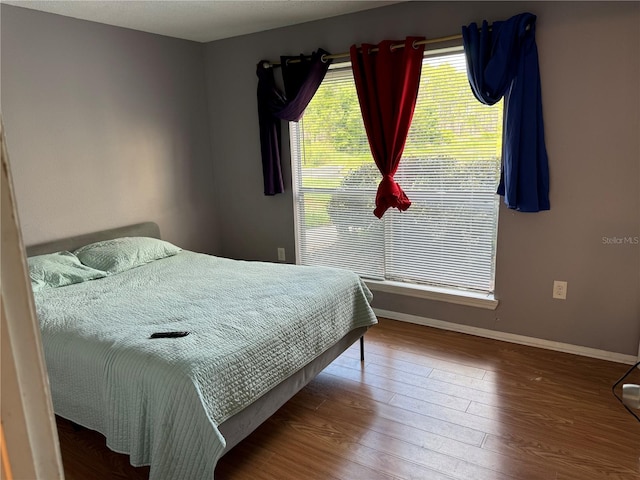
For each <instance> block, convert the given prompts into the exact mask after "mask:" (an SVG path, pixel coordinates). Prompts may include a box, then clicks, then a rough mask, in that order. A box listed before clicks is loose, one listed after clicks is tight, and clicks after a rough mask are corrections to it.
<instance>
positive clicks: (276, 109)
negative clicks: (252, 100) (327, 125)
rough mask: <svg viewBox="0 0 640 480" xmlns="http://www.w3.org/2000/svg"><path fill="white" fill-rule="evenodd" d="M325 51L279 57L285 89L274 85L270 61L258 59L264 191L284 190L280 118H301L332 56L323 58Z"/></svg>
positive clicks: (259, 118)
mask: <svg viewBox="0 0 640 480" xmlns="http://www.w3.org/2000/svg"><path fill="white" fill-rule="evenodd" d="M328 54H329V53H328V52H326V51H324V50H322V49H318V51H317V52H314V53H313V54H312V55H311V56H310V57H309V56H303V55H300V56H298V57H280V61H281V68H282V80H283V83H284V92H282V91H280V89H278V87H277V86H276V82H275V77H274V74H273V68H272V67H271V66H268V65H269V62H267V61H265V60H262V61H260V62H259V63H258V66H257V69H256V74H257V75H258V121H259V124H260V150H261V154H262V173H263V177H264V194H265V195H276V194H278V193H282V192H284V183H283V181H282V164H281V161H280V142H281V139H280V135H281V125H280V121H281V120H287V121H293V122H297V121H298V120H300V118H301V117H302V114H303V113H304V110H305V108H307V105H309V102H310V101H311V99H312V98H313V96H314V95H315V93H316V91H317V90H318V87H319V86H320V84H321V83H322V80H323V79H324V77H325V75H326V73H327V70H328V69H329V64H330V63H331V60H328V59H326V55H328ZM292 60H295V62H292Z"/></svg>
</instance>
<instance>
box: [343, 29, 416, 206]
mask: <svg viewBox="0 0 640 480" xmlns="http://www.w3.org/2000/svg"><path fill="white" fill-rule="evenodd" d="M423 39H424V38H423V37H407V38H406V39H405V42H404V48H391V47H392V45H397V44H399V43H400V44H401V43H402V42H397V41H392V40H385V41H383V42H381V43H380V44H378V45H369V44H366V43H365V44H363V45H362V47H360V48H358V47H356V46H355V45H352V46H351V50H350V55H351V65H352V67H353V76H354V78H355V82H356V90H357V92H358V100H359V102H360V111H361V112H362V119H363V120H364V126H365V129H366V131H367V137H368V139H369V146H370V147H371V153H372V154H373V159H374V160H375V162H376V165H377V166H378V169H379V170H380V173H381V174H382V181H381V182H380V185H378V192H377V193H376V208H375V210H374V211H373V213H374V215H375V216H376V217H378V218H382V215H384V212H386V211H387V209H388V208H389V207H395V208H397V209H398V210H401V211H404V210H406V209H407V208H409V206H410V205H411V202H410V201H409V199H408V198H407V196H406V195H405V193H404V192H403V191H402V188H400V185H398V184H397V183H396V181H395V180H394V179H393V176H394V175H395V173H396V170H397V169H398V165H399V164H400V158H401V157H402V152H403V150H404V145H405V141H406V139H407V133H408V132H409V126H410V125H411V119H412V118H413V110H414V108H415V105H416V98H417V97H418V86H419V84H420V72H421V70H422V57H423V54H424V45H416V42H418V41H420V40H423ZM374 48H377V49H378V51H377V52H373V51H372V49H374Z"/></svg>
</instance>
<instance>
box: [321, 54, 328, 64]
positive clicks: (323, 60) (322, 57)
mask: <svg viewBox="0 0 640 480" xmlns="http://www.w3.org/2000/svg"><path fill="white" fill-rule="evenodd" d="M320 61H321V62H322V63H327V62H328V61H329V59H328V58H327V54H326V53H323V54H322V55H320Z"/></svg>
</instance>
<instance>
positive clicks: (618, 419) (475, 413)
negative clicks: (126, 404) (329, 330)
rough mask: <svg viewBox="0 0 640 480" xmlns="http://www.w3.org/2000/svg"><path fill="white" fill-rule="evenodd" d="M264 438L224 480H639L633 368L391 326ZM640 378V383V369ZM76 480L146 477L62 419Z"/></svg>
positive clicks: (271, 424)
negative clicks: (624, 382) (629, 386)
mask: <svg viewBox="0 0 640 480" xmlns="http://www.w3.org/2000/svg"><path fill="white" fill-rule="evenodd" d="M365 351H366V359H365V363H364V365H362V364H361V363H360V360H359V350H358V345H357V343H356V345H354V346H353V347H351V348H350V349H349V350H348V351H347V352H345V353H344V354H343V355H342V356H341V357H339V358H338V359H337V360H336V361H335V362H334V363H332V364H331V365H330V366H329V367H327V369H325V370H324V372H322V373H321V374H320V375H319V376H318V377H317V378H316V379H315V380H313V381H312V382H311V383H310V384H309V385H307V386H306V387H305V388H304V389H303V390H302V391H300V392H299V393H298V395H296V396H295V397H294V398H293V399H292V400H291V401H289V402H288V403H287V404H286V405H285V406H284V407H283V408H282V409H280V410H279V411H278V412H277V413H276V414H275V415H274V416H273V417H271V418H270V419H269V420H268V421H267V422H265V423H264V424H263V425H262V426H261V427H260V428H259V429H258V430H256V431H255V432H254V433H253V434H252V435H251V436H249V437H248V438H247V439H246V440H244V441H243V442H242V443H241V444H239V445H238V446H237V447H236V448H234V449H233V450H231V452H229V453H228V454H227V455H225V456H224V457H223V458H222V459H221V460H220V462H219V463H218V467H217V469H216V479H217V480H240V479H247V480H249V479H251V480H253V479H265V480H266V479H345V480H346V479H349V480H354V479H355V480H358V479H365V480H369V479H372V480H373V479H425V480H440V479H442V480H444V479H446V480H451V479H465V480H466V479H469V480H506V479H523V480H538V479H540V480H542V479H545V480H551V479H553V480H556V479H557V480H560V479H564V480H567V479H576V480H601V479H619V480H638V479H640V458H639V457H640V422H638V421H636V420H635V419H634V418H633V417H632V416H631V415H629V413H627V412H626V411H625V410H624V408H623V407H622V406H621V405H620V404H619V403H618V402H617V401H616V400H615V398H614V397H613V395H612V394H611V390H610V389H611V385H612V384H613V383H614V382H615V381H616V380H617V379H618V378H619V377H620V376H621V375H622V374H623V373H624V372H625V371H626V370H627V369H628V366H626V365H621V364H616V363H612V362H606V361H602V360H595V359H590V358H585V357H579V356H575V355H569V354H564V353H558V352H552V351H548V350H542V349H537V348H533V347H525V346H520V345H514V344H510V343H504V342H499V341H495V340H488V339H483V338H479V337H473V336H469V335H464V334H460V333H455V332H448V331H443V330H437V329H433V328H428V327H423V326H418V325H412V324H407V323H401V322H395V321H391V320H385V319H381V321H380V324H379V325H377V326H375V327H374V328H372V329H371V330H370V331H369V333H367V336H366V342H365ZM630 381H633V382H635V383H640V372H638V371H636V372H634V374H633V376H632V377H631V379H630ZM58 429H59V435H60V443H61V449H62V456H63V462H64V467H65V472H66V478H67V479H69V480H85V479H123V478H127V479H146V478H148V474H149V469H148V468H147V467H143V468H134V467H131V466H130V465H129V464H128V457H126V456H125V455H119V454H115V453H112V452H110V451H108V450H107V449H106V447H105V446H104V445H105V441H104V437H102V436H101V435H99V434H97V433H95V432H91V431H89V430H84V429H83V430H75V429H74V428H73V427H72V426H71V424H70V423H69V422H67V421H66V420H62V419H58Z"/></svg>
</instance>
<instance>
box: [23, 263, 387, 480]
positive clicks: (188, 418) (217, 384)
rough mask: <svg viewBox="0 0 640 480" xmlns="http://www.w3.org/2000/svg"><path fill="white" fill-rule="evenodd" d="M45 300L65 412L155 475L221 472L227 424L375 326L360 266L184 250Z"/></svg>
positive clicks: (58, 404) (49, 346)
mask: <svg viewBox="0 0 640 480" xmlns="http://www.w3.org/2000/svg"><path fill="white" fill-rule="evenodd" d="M35 300H36V307H37V313H38V318H39V320H40V323H41V330H42V339H43V346H44V351H45V357H46V363H47V368H48V372H49V377H50V382H51V391H52V398H53V404H54V409H55V411H56V413H57V414H59V415H61V416H63V417H65V418H67V419H69V420H72V421H74V422H76V423H78V424H80V425H84V426H86V427H88V428H91V429H94V430H97V431H99V432H101V433H102V434H103V435H105V437H106V438H107V445H108V446H109V448H111V449H112V450H114V451H117V452H121V453H127V454H129V455H130V458H131V463H132V464H133V465H136V466H140V465H150V466H151V472H150V478H151V479H152V480H154V479H176V478H181V479H189V478H198V479H202V478H213V472H214V469H215V465H216V463H217V460H218V459H219V457H220V455H221V454H222V452H223V451H224V448H225V439H224V438H223V436H222V435H221V434H220V432H219V430H218V426H219V425H220V424H221V423H222V422H224V421H225V420H227V419H229V418H230V417H232V416H233V415H234V414H236V413H237V412H239V411H241V410H243V409H244V408H246V407H247V406H249V405H251V404H252V403H253V402H255V401H256V400H257V399H259V398H260V397H261V396H262V395H263V394H265V392H268V391H269V390H270V389H272V388H274V387H275V386H276V385H278V384H279V383H280V382H282V381H283V380H285V379H286V378H288V377H289V376H290V375H292V374H293V373H295V372H297V371H298V370H300V369H302V368H303V367H304V366H305V365H307V364H308V363H309V362H311V361H312V360H313V359H315V358H316V357H318V356H320V355H321V354H322V353H323V352H324V351H326V350H327V349H329V348H331V347H332V346H333V345H334V344H336V343H338V342H339V341H340V339H341V338H343V337H344V336H345V335H347V334H348V333H349V332H351V331H353V330H354V329H357V328H359V327H367V326H370V325H373V324H375V323H376V317H375V315H374V313H373V311H372V309H371V307H370V305H369V302H370V300H371V293H370V292H369V290H368V289H367V287H366V285H365V284H364V282H362V281H361V280H360V279H359V277H358V276H357V275H355V274H353V273H351V272H348V271H345V270H340V269H332V268H323V267H303V266H294V265H285V264H271V263H261V262H243V261H236V260H229V259H224V258H219V257H213V256H209V255H203V254H198V253H194V252H188V251H182V252H181V253H179V254H177V255H175V256H172V257H168V258H164V259H162V260H157V261H154V262H152V263H149V264H147V265H143V266H141V267H137V268H134V269H132V270H128V271H125V272H122V273H118V274H115V275H111V276H109V277H106V278H102V279H99V280H93V281H89V282H84V283H79V284H74V285H70V286H67V287H62V288H55V289H49V290H43V291H41V292H37V293H35ZM158 331H189V332H190V334H189V335H187V336H186V337H182V338H165V339H149V337H150V335H151V334H152V333H154V332H158Z"/></svg>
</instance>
